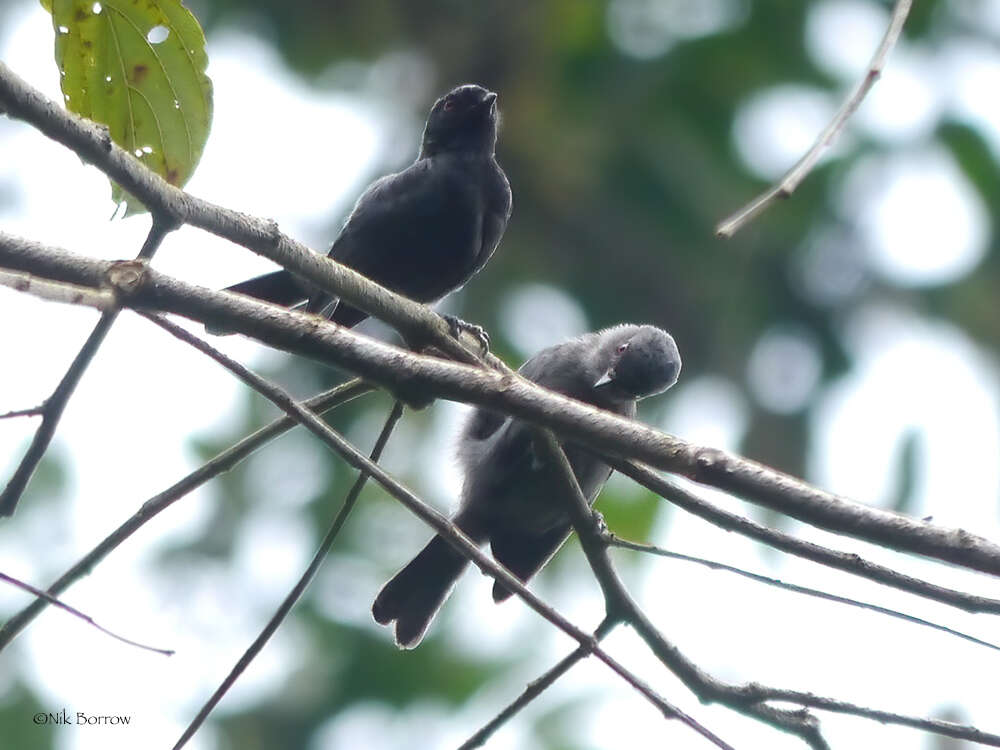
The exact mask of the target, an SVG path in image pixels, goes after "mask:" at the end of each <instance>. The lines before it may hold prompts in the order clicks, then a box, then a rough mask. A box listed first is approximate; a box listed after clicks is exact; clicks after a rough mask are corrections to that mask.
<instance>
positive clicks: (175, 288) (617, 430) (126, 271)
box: [0, 232, 1000, 575]
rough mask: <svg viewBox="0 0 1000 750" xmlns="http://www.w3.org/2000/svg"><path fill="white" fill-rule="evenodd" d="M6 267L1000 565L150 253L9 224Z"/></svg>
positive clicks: (981, 548) (813, 514)
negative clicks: (119, 256) (53, 239)
mask: <svg viewBox="0 0 1000 750" xmlns="http://www.w3.org/2000/svg"><path fill="white" fill-rule="evenodd" d="M0 267H8V268H14V269H17V270H27V271H29V272H32V273H35V274H36V275H39V276H45V277H47V278H53V277H54V278H64V277H69V278H67V280H70V281H73V280H74V279H75V280H76V281H77V283H87V282H88V281H89V282H90V283H94V284H97V283H100V280H102V279H105V278H108V279H109V280H110V283H111V284H112V286H114V287H115V289H116V290H117V292H118V294H119V299H120V300H121V301H122V304H123V305H125V306H128V307H134V308H136V309H141V310H147V311H149V310H162V311H166V312H174V313H178V314H180V315H184V316H185V317H188V318H191V319H194V320H198V321H200V322H202V323H206V322H208V323H212V324H214V325H219V324H221V325H223V326H224V327H226V328H229V329H232V330H234V331H237V332H240V333H244V334H245V335H247V336H251V337H253V338H256V339H258V340H260V341H263V342H264V343H266V344H268V345H270V346H273V347H276V348H279V349H284V350H286V351H290V352H293V353H296V354H299V355H302V356H305V357H308V358H310V359H315V360H317V361H320V362H324V363H327V364H332V365H334V366H336V367H343V368H346V369H348V370H350V371H352V372H355V373H357V374H358V375H360V376H361V377H363V378H365V379H366V380H369V381H371V382H373V383H377V384H379V385H382V386H383V387H385V388H388V389H389V390H391V391H393V392H394V393H396V394H397V395H398V396H399V397H401V398H403V400H405V401H409V400H410V399H411V398H414V400H420V398H426V396H428V395H430V396H437V397H441V398H447V399H451V400H455V401H463V402H466V403H472V404H475V405H477V406H485V407H487V408H491V409H494V410H498V411H503V412H505V413H507V414H510V415H511V416H514V417H518V418H521V419H524V420H526V421H529V422H533V423H535V424H538V425H540V426H543V427H546V428H549V429H554V430H556V431H557V432H559V433H561V434H566V435H572V438H573V440H574V442H578V443H581V444H584V445H586V446H587V447H590V448H591V449H593V450H595V451H597V452H599V453H602V454H605V455H611V456H628V457H631V458H635V459H637V460H640V461H644V462H647V463H649V464H651V465H653V466H656V467H657V468H660V469H665V470H667V471H672V472H675V473H678V474H682V475H684V476H687V477H689V478H691V479H693V480H694V481H696V482H700V483H702V484H707V485H710V486H713V487H717V488H719V489H722V490H725V491H727V492H730V493H732V494H735V495H738V496H740V497H743V498H745V499H747V500H749V501H751V502H754V503H757V504H758V505H762V506H764V507H767V508H771V509H773V510H776V511H778V512H781V513H784V514H786V515H789V516H791V517H793V518H797V519H799V520H801V521H805V522H806V523H809V524H812V525H814V526H817V527H819V528H823V529H826V530H828V531H832V532H835V533H842V534H847V535H849V536H853V537H856V538H858V539H863V540H865V541H869V542H873V543H875V544H881V545H883V546H885V547H889V548H891V549H896V550H899V551H903V552H911V553H916V554H920V555H925V556H927V557H933V558H937V559H939V560H945V561H947V562H951V563H954V564H956V565H959V566H962V567H966V568H971V569H974V570H981V571H983V572H987V573H992V574H994V575H1000V546H998V545H997V544H995V543H993V542H991V541H989V540H987V539H984V538H982V537H979V536H976V535H974V534H971V533H969V532H967V531H965V530H963V529H949V528H944V527H940V526H936V525H934V524H932V523H930V522H928V521H922V520H917V519H913V518H909V517H907V516H904V515H901V514H899V513H894V512H891V511H887V510H882V509H879V508H872V507H868V506H864V505H860V504H858V503H853V502H851V501H849V500H846V499H844V498H841V497H839V496H837V495H834V494H832V493H829V492H824V491H822V490H820V489H817V488H815V487H811V486H810V485H808V484H806V483H804V482H802V481H800V480H798V479H794V478H793V477H791V476H789V475H787V474H783V473H781V472H779V471H776V470H774V469H771V468H769V467H766V466H764V465H762V464H759V463H757V462H755V461H750V460H749V459H745V458H740V457H738V456H734V455H732V454H730V453H726V452H725V451H720V450H717V449H714V448H705V447H702V446H698V445H694V444H691V443H688V442H686V441H684V440H680V439H679V438H676V437H673V436H671V435H666V434H664V433H662V432H659V431H657V430H654V429H652V428H651V427H649V426H647V425H644V424H641V423H639V422H636V421H635V420H630V419H626V418H624V417H619V416H617V415H614V414H610V413H608V412H604V411H601V410H599V409H596V408H594V407H592V406H590V405H587V404H583V403H581V402H579V401H576V400H574V399H570V398H567V397H565V396H561V395H559V394H555V393H553V392H551V391H548V390H546V389H544V388H541V387H540V386H538V385H535V384H534V383H531V382H529V381H527V380H525V379H524V378H522V377H520V376H518V375H516V374H514V373H510V372H505V373H498V372H495V371H491V370H488V369H485V368H482V367H470V366H468V365H464V364H461V363H457V362H449V361H445V360H442V359H439V358H437V357H429V356H424V355H419V354H413V353H411V352H409V351H405V350H403V349H400V348H398V347H394V346H390V345H388V344H384V343H381V342H378V341H374V340H373V339H371V338H368V337H366V336H362V335H360V334H358V333H356V332H354V331H351V330H348V329H344V328H342V327H340V326H336V325H334V324H331V323H328V322H327V321H323V320H321V319H319V318H317V317H316V316H314V315H307V314H304V313H299V312H296V311H292V310H287V309H285V308H278V307H275V306H273V305H266V304H262V303H260V302H256V301H254V300H252V299H250V298H247V297H242V296H240V295H235V294H230V293H227V292H216V291H212V290H209V289H205V288H203V287H198V286H194V285H191V284H186V283H184V282H182V281H179V280H177V279H173V278H171V277H169V276H166V275H165V274H162V273H159V272H157V271H155V270H153V269H151V268H148V267H147V266H145V265H144V264H136V263H134V262H119V263H108V262H106V261H96V260H89V259H86V258H81V257H79V256H73V255H72V254H69V253H66V252H65V251H62V250H57V249H54V248H48V247H45V246H43V245H40V244H39V243H35V242H31V241H29V240H22V239H18V238H14V237H11V236H9V235H6V234H4V233H2V232H0ZM50 271H51V273H50ZM362 458H363V457H362Z"/></svg>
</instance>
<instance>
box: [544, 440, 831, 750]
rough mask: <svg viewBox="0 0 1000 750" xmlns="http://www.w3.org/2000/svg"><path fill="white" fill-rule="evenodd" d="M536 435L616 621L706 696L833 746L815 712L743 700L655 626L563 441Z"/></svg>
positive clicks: (818, 745)
mask: <svg viewBox="0 0 1000 750" xmlns="http://www.w3.org/2000/svg"><path fill="white" fill-rule="evenodd" d="M536 435H537V437H536V439H535V445H536V446H537V447H538V448H540V449H541V452H542V455H543V456H544V459H543V460H544V461H546V462H551V463H552V464H553V465H554V466H555V467H556V468H557V469H558V471H559V472H560V474H561V475H562V479H563V482H562V484H563V486H564V487H565V489H566V492H564V493H563V494H564V500H565V505H566V508H567V510H568V512H569V514H570V518H571V519H572V522H573V529H574V530H575V531H576V533H577V536H578V537H579V538H580V546H581V547H583V552H584V554H585V555H586V556H587V562H588V563H590V569H591V571H593V573H594V576H595V578H597V580H598V582H599V583H600V585H601V590H602V592H603V593H604V603H605V609H606V610H607V617H608V618H609V619H611V620H612V621H616V622H627V623H628V624H629V625H631V626H632V627H633V628H634V629H635V631H636V633H638V634H639V636H640V637H641V638H642V639H643V640H644V641H645V642H646V645H647V646H648V647H649V648H650V650H651V651H652V652H653V653H654V654H656V656H657V657H658V658H659V659H660V661H661V662H663V664H664V666H666V667H667V668H668V669H669V670H670V671H671V672H673V673H674V674H675V675H676V676H677V677H678V678H679V679H680V680H681V681H682V682H683V683H684V684H685V685H686V686H687V687H688V689H689V690H691V692H693V693H694V694H695V695H697V696H698V697H699V698H700V699H701V700H702V701H718V702H720V703H722V704H724V705H727V706H729V707H730V708H734V709H736V710H737V711H739V712H741V713H743V714H746V715H747V716H751V717H753V718H756V719H759V720H761V721H763V722H765V723H767V724H770V725H771V726H773V727H775V728H777V729H782V730H784V731H786V732H790V733H792V734H795V735H797V736H798V737H801V738H802V739H803V740H804V741H805V742H807V743H808V744H809V746H810V747H812V748H814V749H815V750H828V746H827V744H826V741H825V740H824V739H823V737H822V735H821V734H820V732H819V724H818V722H817V721H816V718H815V717H814V716H812V715H810V714H809V713H807V712H804V711H786V710H784V709H779V708H774V707H773V706H767V705H764V704H762V703H756V704H752V703H748V702H747V701H745V700H740V699H739V697H742V696H743V695H744V693H745V691H746V688H745V687H738V686H735V685H729V684H727V683H724V682H722V681H720V680H717V679H716V678H715V677H713V676H711V675H710V674H708V673H707V672H705V671H704V670H702V669H701V668H700V667H699V666H697V665H696V664H695V663H694V662H693V661H691V660H690V659H688V658H687V657H686V656H684V654H682V653H681V651H680V650H679V649H678V648H677V647H676V646H674V645H673V644H671V643H669V642H668V641H667V639H666V638H665V637H664V635H663V634H662V633H661V632H659V630H657V629H656V628H655V627H654V626H653V624H652V623H651V622H650V621H649V620H648V619H647V617H646V615H645V613H644V612H643V611H642V610H641V609H640V608H639V605H638V604H636V603H635V600H634V599H632V595H631V594H629V592H628V589H626V588H625V584H624V583H622V580H621V578H619V577H618V572H617V571H616V570H615V568H614V565H613V563H612V562H611V558H610V556H609V555H608V545H607V542H606V541H605V540H604V536H603V533H604V528H603V519H602V520H601V521H600V522H598V516H597V515H596V514H594V512H593V511H592V510H591V508H590V505H589V504H588V503H587V499H586V498H585V497H584V495H583V491H582V490H581V489H580V485H579V484H578V483H577V481H576V475H575V474H574V473H573V469H572V467H571V466H570V463H569V459H567V458H566V454H565V452H564V451H563V449H562V447H561V446H560V445H559V443H558V442H557V441H556V438H555V436H554V435H553V434H552V433H551V432H549V431H548V430H537V431H536Z"/></svg>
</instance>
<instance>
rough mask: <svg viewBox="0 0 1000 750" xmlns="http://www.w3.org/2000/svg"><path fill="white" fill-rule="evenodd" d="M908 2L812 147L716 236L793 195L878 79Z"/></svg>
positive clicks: (900, 3) (900, 4)
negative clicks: (862, 75)
mask: <svg viewBox="0 0 1000 750" xmlns="http://www.w3.org/2000/svg"><path fill="white" fill-rule="evenodd" d="M911 2H912V0H896V5H895V7H894V8H893V9H892V16H891V17H890V19H889V27H888V28H887V29H886V31H885V36H883V37H882V42H881V43H880V44H879V46H878V49H877V50H875V54H874V56H873V57H872V60H871V62H870V63H869V64H868V70H867V72H866V73H865V77H864V78H862V79H861V82H860V83H858V85H857V86H855V88H854V90H853V91H852V92H851V93H850V95H849V96H848V97H847V99H846V100H844V103H843V104H842V105H841V106H840V109H839V110H837V113H836V114H835V115H834V116H833V119H832V120H831V121H830V124H829V125H827V126H826V127H825V128H824V129H823V132H821V133H820V134H819V136H818V137H817V138H816V141H815V143H813V145H812V147H811V148H810V149H809V150H808V151H807V152H806V153H805V155H804V156H803V157H802V158H801V159H799V160H798V161H797V162H796V163H795V166H793V167H792V168H791V169H790V170H788V172H786V173H785V176H784V177H782V178H781V180H780V181H779V182H778V183H777V184H776V185H774V186H773V187H771V188H769V189H768V190H765V191H764V192H763V193H761V194H760V195H758V196H757V197H756V198H754V199H753V200H752V201H750V202H749V203H748V204H747V205H745V206H744V207H743V208H741V209H740V210H738V211H737V212H736V213H734V214H732V215H731V216H729V217H727V218H725V219H723V220H722V221H721V222H720V223H719V225H718V226H717V227H716V228H715V234H716V236H718V237H722V238H723V239H729V238H730V237H732V236H733V235H734V234H736V232H737V231H739V230H740V229H741V228H742V227H743V226H744V225H745V224H747V223H748V222H749V221H751V220H752V219H754V218H756V217H757V216H758V215H759V214H761V213H762V212H763V211H764V210H765V209H766V208H767V207H768V206H770V205H771V203H773V202H774V201H775V200H777V199H779V198H788V197H790V196H791V195H792V193H794V192H795V189H796V188H797V187H798V186H799V184H800V183H801V182H802V180H804V179H805V178H806V176H807V175H808V174H809V173H810V172H811V171H812V169H813V167H815V166H816V162H817V161H819V158H820V156H822V155H823V152H824V151H826V149H827V148H828V147H830V146H831V145H833V143H834V141H836V140H837V136H838V135H840V131H841V130H843V128H844V125H846V124H847V120H848V119H849V118H850V117H851V115H853V114H854V113H855V111H856V110H857V109H858V107H859V106H861V102H862V101H863V100H864V98H865V96H867V95H868V92H869V91H870V90H871V88H872V86H874V85H875V82H876V81H877V80H878V79H879V78H880V77H881V76H882V69H883V68H884V67H885V61H886V58H887V57H888V56H889V52H891V51H892V48H893V47H895V46H896V41H897V40H898V39H899V35H900V33H901V32H902V30H903V24H904V23H905V22H906V17H907V16H908V15H909V13H910V5H911Z"/></svg>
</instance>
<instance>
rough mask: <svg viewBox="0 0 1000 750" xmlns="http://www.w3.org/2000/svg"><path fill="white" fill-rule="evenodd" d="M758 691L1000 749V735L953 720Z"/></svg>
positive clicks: (806, 695)
mask: <svg viewBox="0 0 1000 750" xmlns="http://www.w3.org/2000/svg"><path fill="white" fill-rule="evenodd" d="M755 688H757V694H756V697H757V698H759V699H760V700H765V701H787V702H791V703H798V704H801V705H803V706H811V707H813V708H818V709H821V710H823V711H833V712H834V713H840V714H850V715H851V716H860V717H862V718H864V719H871V720H873V721H878V722H880V723H882V724H897V725H899V726H904V727H913V728H914V729H923V730H924V731H926V732H933V733H934V734H940V735H944V736H945V737H954V738H955V739H959V740H968V741H969V742H978V743H979V744H981V745H989V746H991V747H1000V734H993V733H991V732H984V731H982V730H981V729H976V728H975V727H972V726H967V725H964V724H955V723H953V722H950V721H941V720H940V719H922V718H920V717H917V716H907V715H906V714H898V713H895V712H893V711H880V710H878V709H875V708H868V707H866V706H859V705H856V704H854V703H848V702H847V701H839V700H835V699H833V698H824V697H822V696H819V695H813V694H812V693H805V692H800V691H797V690H773V689H769V688H762V687H761V686H759V685H757V686H755Z"/></svg>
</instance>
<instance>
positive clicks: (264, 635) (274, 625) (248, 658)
mask: <svg viewBox="0 0 1000 750" xmlns="http://www.w3.org/2000/svg"><path fill="white" fill-rule="evenodd" d="M150 320H152V321H153V322H154V323H156V324H157V325H159V324H160V323H162V322H164V321H161V320H158V319H155V318H150ZM167 330H170V329H169V328H168V329H167ZM402 416H403V405H402V404H401V403H400V402H399V401H397V402H396V403H395V405H394V406H393V407H392V411H391V412H389V416H388V418H387V419H386V420H385V425H384V426H383V427H382V432H381V433H380V434H379V436H378V439H377V440H376V441H375V447H374V448H372V452H371V456H370V458H371V460H372V462H377V461H378V460H379V459H380V458H381V457H382V451H383V450H384V449H385V444H386V443H388V442H389V436H390V435H392V431H393V430H394V429H395V427H396V423H397V422H399V418H400V417H402ZM368 476H369V475H368V473H367V472H364V471H362V472H361V473H360V474H359V475H358V478H357V480H356V481H355V482H354V485H353V486H352V487H351V489H350V490H349V491H348V493H347V497H345V498H344V504H343V505H342V506H341V507H340V510H339V511H338V512H337V515H336V517H335V518H334V519H333V522H332V523H331V524H330V528H329V529H328V530H327V532H326V534H325V535H324V537H323V540H322V541H321V542H320V545H319V548H318V549H317V550H316V554H315V555H313V559H312V561H311V562H310V563H309V566H308V567H307V568H306V570H305V572H304V573H303V574H302V577H301V578H299V580H298V581H297V582H296V583H295V586H293V587H292V590H291V591H289V592H288V596H286V597H285V599H284V600H283V601H282V602H281V605H280V606H279V607H278V609H277V610H276V611H275V613H274V615H272V616H271V619H270V620H268V622H267V625H265V626H264V629H263V630H262V631H261V632H260V635H258V636H257V638H255V639H254V642H253V643H252V644H250V647H249V648H248V649H247V650H246V652H245V653H244V654H243V655H242V656H241V657H240V658H239V661H237V662H236V665H235V666H234V667H233V668H232V670H231V671H230V672H229V674H228V675H226V679H224V680H223V681H222V684H220V685H219V687H218V688H217V689H216V690H215V692H214V693H212V696H211V697H210V698H209V699H208V701H206V702H205V705H204V706H202V707H201V710H200V711H198V714H197V716H195V717H194V719H192V720H191V723H190V724H189V725H188V726H187V728H186V729H185V730H184V733H183V734H182V735H181V736H180V739H178V740H177V742H176V743H175V744H174V747H173V750H180V749H181V748H182V747H184V745H186V744H187V741H188V740H189V739H191V738H192V737H193V736H194V734H195V732H197V731H198V728H199V727H200V726H201V725H202V724H203V723H204V722H205V719H207V718H208V715H209V714H210V713H211V712H212V709H214V708H215V707H216V706H217V705H218V703H219V701H220V700H222V697H223V696H224V695H225V694H226V693H227V692H228V691H229V689H230V688H231V687H232V686H233V685H234V684H235V683H236V680H238V679H239V677H240V675H241V674H243V672H244V671H245V670H246V668H247V667H248V666H250V662H252V661H253V660H254V659H255V658H256V656H257V654H259V653H260V652H261V650H262V649H263V648H264V646H265V645H267V642H268V641H269V640H270V639H271V636H272V635H274V633H275V631H277V629H278V627H279V626H280V625H281V623H283V622H284V621H285V618H286V617H288V613H289V612H291V611H292V607H294V606H295V603H296V602H297V601H298V600H299V599H301V598H302V594H304V593H305V591H306V588H307V587H308V586H309V584H310V583H311V582H312V580H313V578H315V577H316V573H317V572H319V568H320V565H322V564H323V561H324V560H325V559H326V556H327V554H328V553H329V552H330V548H331V547H332V546H333V542H334V540H336V538H337V535H338V534H339V533H340V530H341V529H342V528H343V526H344V522H345V521H347V516H348V515H350V512H351V510H352V509H353V508H354V504H355V502H357V499H358V495H360V494H361V489H362V488H363V487H364V486H365V482H367V481H368Z"/></svg>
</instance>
